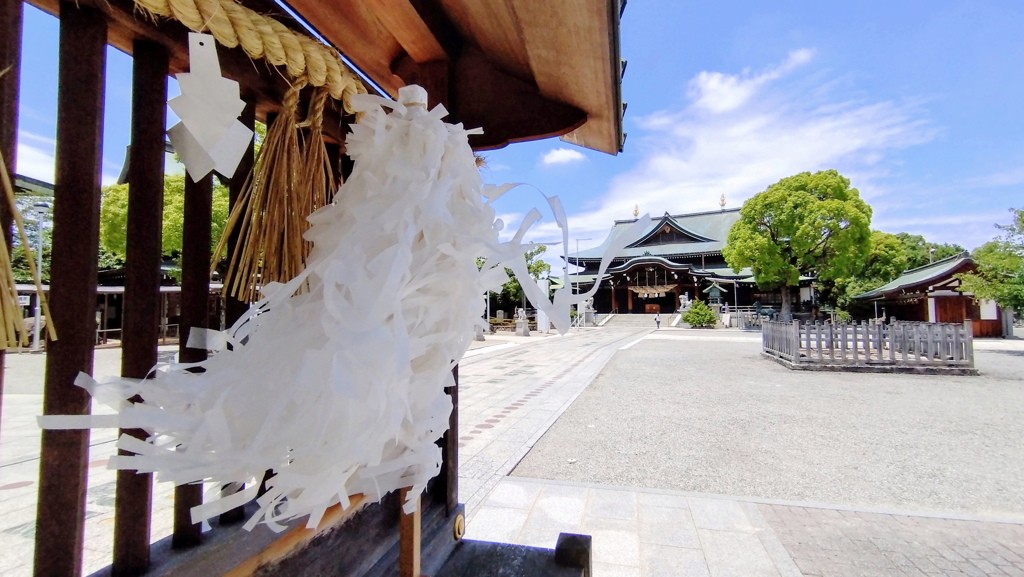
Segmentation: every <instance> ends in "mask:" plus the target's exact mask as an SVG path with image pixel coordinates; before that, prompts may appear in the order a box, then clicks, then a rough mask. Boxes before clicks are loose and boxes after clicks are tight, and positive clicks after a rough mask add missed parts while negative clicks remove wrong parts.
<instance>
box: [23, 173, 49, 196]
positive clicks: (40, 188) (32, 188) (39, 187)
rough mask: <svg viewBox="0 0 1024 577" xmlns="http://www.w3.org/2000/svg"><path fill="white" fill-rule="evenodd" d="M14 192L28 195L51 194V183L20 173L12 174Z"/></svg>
mask: <svg viewBox="0 0 1024 577" xmlns="http://www.w3.org/2000/svg"><path fill="white" fill-rule="evenodd" d="M14 193H15V194H25V195H28V196H51V197H52V196H53V185H52V184H50V183H49V182H45V181H42V180H38V179H35V178H32V177H29V176H24V175H22V174H15V175H14Z"/></svg>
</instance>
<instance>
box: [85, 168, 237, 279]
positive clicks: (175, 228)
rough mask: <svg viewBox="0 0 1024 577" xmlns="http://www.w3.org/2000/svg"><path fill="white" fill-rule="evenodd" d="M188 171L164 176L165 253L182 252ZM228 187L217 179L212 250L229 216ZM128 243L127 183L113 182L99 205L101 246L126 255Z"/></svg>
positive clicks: (214, 198)
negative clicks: (186, 174) (100, 206)
mask: <svg viewBox="0 0 1024 577" xmlns="http://www.w3.org/2000/svg"><path fill="white" fill-rule="evenodd" d="M185 178H186V177H185V175H184V174H177V175H171V174H168V175H166V176H164V219H163V253H164V255H166V256H177V255H178V253H180V252H181V238H182V233H183V231H184V223H183V220H182V219H183V216H184V207H185ZM228 212H229V211H228V189H227V187H225V186H223V185H221V184H220V183H219V182H217V180H216V179H215V180H214V186H213V231H212V234H211V242H212V245H211V247H210V249H211V250H213V248H215V247H216V245H217V241H219V240H220V237H221V234H223V232H224V226H225V224H226V223H227V220H228ZM127 243H128V185H127V184H114V185H111V186H106V187H104V188H103V204H102V208H101V209H100V247H101V248H102V249H104V250H106V251H108V252H109V253H111V254H113V255H114V256H116V257H118V258H121V259H122V260H123V259H124V255H125V249H126V248H125V247H126V245H127Z"/></svg>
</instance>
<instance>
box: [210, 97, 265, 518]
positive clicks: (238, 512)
mask: <svg viewBox="0 0 1024 577" xmlns="http://www.w3.org/2000/svg"><path fill="white" fill-rule="evenodd" d="M242 99H243V100H245V108H244V109H243V110H242V115H241V117H239V121H241V123H242V124H244V125H245V126H246V127H247V128H249V130H255V129H256V102H255V99H254V98H253V97H252V96H251V95H249V94H243V95H242ZM255 153H256V140H255V137H254V138H253V140H252V141H251V142H250V143H249V148H248V149H247V150H246V151H245V154H243V155H242V160H241V162H239V163H238V167H237V168H236V169H235V174H234V175H233V176H232V177H231V182H230V183H228V204H229V209H228V210H229V212H230V211H231V210H234V208H235V205H236V204H237V203H238V199H239V197H241V195H242V192H243V187H244V186H245V184H246V182H247V181H248V179H249V175H250V174H252V169H253V166H255V164H256V157H255ZM240 232H241V229H240V227H235V229H234V230H233V231H232V232H231V236H229V237H228V249H227V256H228V258H231V255H232V254H234V253H235V247H237V246H238V240H239V238H238V237H239V233H240ZM217 256H220V255H217ZM221 290H222V293H221V295H222V298H223V300H224V324H225V326H226V328H230V327H231V325H233V324H235V321H237V320H238V319H240V318H242V315H244V314H245V311H246V310H248V309H249V305H248V304H246V303H244V302H242V301H240V300H238V299H237V298H235V297H233V296H231V295H229V294H227V287H224V288H223V289H221ZM241 489H242V487H240V486H236V485H228V486H226V487H224V493H225V494H230V493H236V492H238V491H239V490H241ZM244 519H245V509H244V508H243V507H236V508H234V509H231V510H230V511H226V512H224V513H222V514H221V516H220V522H221V523H223V524H227V523H238V522H240V521H243V520H244Z"/></svg>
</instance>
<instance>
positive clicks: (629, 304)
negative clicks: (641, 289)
mask: <svg viewBox="0 0 1024 577" xmlns="http://www.w3.org/2000/svg"><path fill="white" fill-rule="evenodd" d="M626 303H627V304H626V309H627V310H626V312H627V313H631V312H633V291H631V290H630V289H629V287H628V286H627V287H626Z"/></svg>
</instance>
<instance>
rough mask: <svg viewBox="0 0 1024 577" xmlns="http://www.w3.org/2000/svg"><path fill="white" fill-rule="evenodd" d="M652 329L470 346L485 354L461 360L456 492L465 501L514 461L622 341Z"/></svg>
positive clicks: (474, 501)
mask: <svg viewBox="0 0 1024 577" xmlns="http://www.w3.org/2000/svg"><path fill="white" fill-rule="evenodd" d="M648 332H650V331H649V329H647V330H638V329H636V328H628V329H617V330H616V329H586V330H582V331H574V332H572V333H570V334H569V335H567V336H564V337H562V336H552V337H547V338H537V337H529V339H533V340H529V341H525V340H524V339H523V338H522V337H520V338H518V339H508V338H507V337H503V336H501V335H499V336H497V337H495V339H494V340H496V341H502V340H504V341H507V342H503V343H501V344H496V345H494V346H493V347H489V348H478V349H476V350H471V351H470V353H482V354H477V355H474V356H469V357H468V358H464V359H463V361H462V363H461V364H460V366H459V500H460V501H462V502H463V503H465V504H466V507H467V509H468V510H470V511H472V510H473V509H474V508H475V507H476V506H477V505H478V504H479V503H480V502H481V501H482V500H483V499H484V497H485V496H486V495H487V493H488V492H489V491H490V490H491V489H492V488H493V487H494V486H495V485H497V483H498V481H500V480H501V479H502V478H503V477H504V476H505V475H508V474H509V473H510V472H511V471H512V469H514V468H515V466H516V464H518V463H519V461H520V460H521V459H522V458H523V457H524V456H526V454H527V453H528V452H529V451H530V449H531V448H532V447H533V445H534V443H536V442H537V441H538V440H539V439H540V437H541V436H543V435H544V433H545V432H546V431H547V430H548V428H550V427H551V425H553V424H554V422H555V421H556V420H557V419H558V417H559V416H560V415H561V414H562V413H563V412H564V411H565V410H566V409H567V408H568V407H569V405H570V404H572V402H573V401H574V400H575V399H576V397H577V396H579V394H580V393H582V392H583V390H584V389H585V388H586V387H587V385H588V384H590V382H591V381H592V380H593V379H594V377H596V376H597V374H598V373H599V372H600V371H601V369H602V368H603V367H604V365H605V363H607V362H608V360H609V359H610V358H611V357H612V356H613V355H614V354H615V352H616V351H618V349H619V347H621V346H623V345H624V344H626V343H629V342H632V341H634V340H636V339H637V338H640V337H641V336H643V335H644V334H646V333H648ZM485 342H487V341H485ZM509 343H516V346H509ZM527 343H529V344H528V345H527ZM488 350H490V351H491V352H488Z"/></svg>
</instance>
